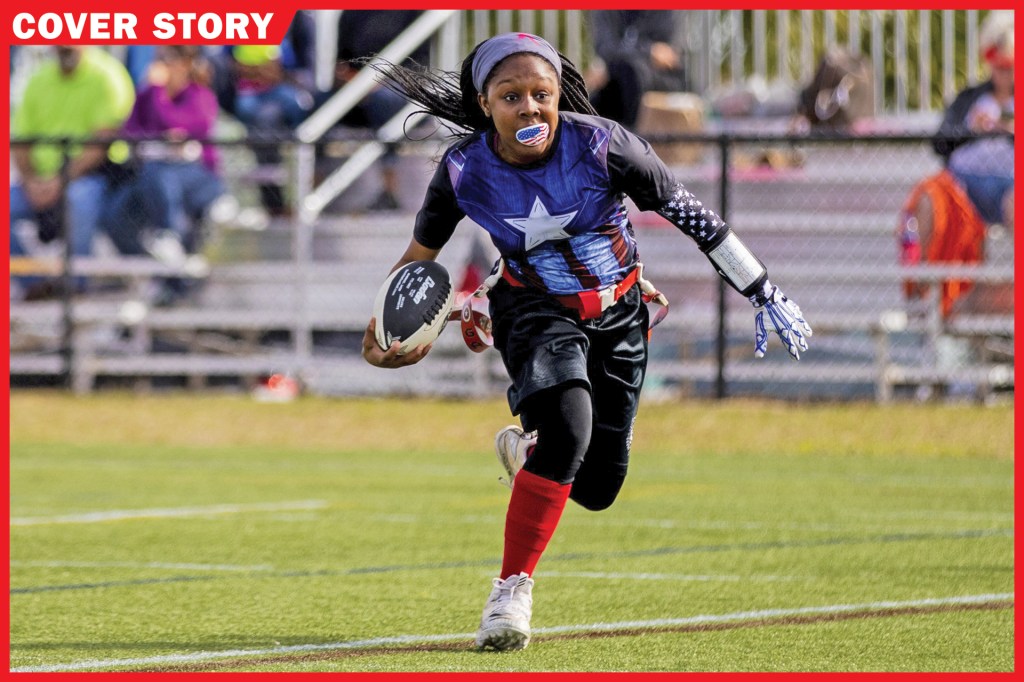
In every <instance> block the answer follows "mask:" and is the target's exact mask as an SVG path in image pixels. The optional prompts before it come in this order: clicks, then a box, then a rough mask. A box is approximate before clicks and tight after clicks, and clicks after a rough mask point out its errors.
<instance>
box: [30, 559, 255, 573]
mask: <svg viewBox="0 0 1024 682" xmlns="http://www.w3.org/2000/svg"><path fill="white" fill-rule="evenodd" d="M11 566H12V567H25V568H157V569H162V570H170V571H228V572H239V573H251V572H254V571H273V570H274V567H273V566H270V565H269V564H262V565H258V566H237V565H234V564H182V563H169V562H165V561H151V562H140V561H17V560H12V561H11Z"/></svg>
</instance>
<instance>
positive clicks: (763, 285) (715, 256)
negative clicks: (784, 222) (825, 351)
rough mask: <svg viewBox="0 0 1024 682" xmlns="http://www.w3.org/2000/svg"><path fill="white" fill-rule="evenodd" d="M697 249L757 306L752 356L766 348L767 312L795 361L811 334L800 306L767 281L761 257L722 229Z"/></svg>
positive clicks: (773, 327)
mask: <svg viewBox="0 0 1024 682" xmlns="http://www.w3.org/2000/svg"><path fill="white" fill-rule="evenodd" d="M701 248H702V249H704V253H705V255H706V256H707V257H708V260H710V261H711V263H712V264H713V265H714V266H715V270H717V271H718V274H719V275H721V276H722V278H723V279H725V281H726V282H728V283H729V284H731V285H732V287H733V288H734V289H736V291H738V292H740V293H741V294H743V295H744V296H746V297H747V299H748V300H749V301H750V302H751V303H753V304H754V307H755V308H756V309H757V316H756V317H755V318H754V335H755V336H754V355H756V356H757V357H759V358H763V357H764V354H765V352H767V350H768V332H767V331H766V328H765V324H764V317H765V313H767V314H768V321H769V322H771V325H772V326H771V329H772V331H774V332H775V333H776V334H778V335H779V338H780V339H782V342H783V343H784V344H786V350H788V351H789V354H790V355H792V356H793V357H794V358H795V359H797V360H799V359H800V351H802V350H807V338H806V337H808V336H810V335H811V326H810V325H809V324H807V320H805V319H804V314H803V313H802V312H800V306H798V305H797V304H796V303H793V302H792V301H790V300H789V299H788V298H786V295H785V294H783V293H782V292H781V291H779V288H778V287H777V286H774V285H772V283H771V282H769V281H768V269H767V268H766V267H765V266H764V263H762V262H761V259H760V258H758V257H757V256H755V255H754V253H753V252H752V251H751V250H750V249H748V248H747V247H746V245H744V243H743V242H742V241H740V238H739V237H737V236H736V235H735V234H734V233H733V232H732V231H731V230H726V231H724V232H723V233H722V234H721V236H720V237H719V238H717V239H716V240H714V241H713V242H711V243H710V244H708V245H705V246H702V247H701Z"/></svg>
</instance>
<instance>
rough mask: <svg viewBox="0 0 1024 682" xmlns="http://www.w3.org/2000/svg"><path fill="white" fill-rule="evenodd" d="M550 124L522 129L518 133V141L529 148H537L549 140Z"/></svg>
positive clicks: (540, 124) (539, 124)
mask: <svg viewBox="0 0 1024 682" xmlns="http://www.w3.org/2000/svg"><path fill="white" fill-rule="evenodd" d="M548 130H549V127H548V124H547V123H538V124H537V125H533V126H527V127H525V128H520V129H519V130H517V131H516V141H517V142H519V143H520V144H525V145H526V146H527V147H536V146H537V145H539V144H541V143H543V142H544V140H546V139H548Z"/></svg>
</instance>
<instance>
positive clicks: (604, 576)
mask: <svg viewBox="0 0 1024 682" xmlns="http://www.w3.org/2000/svg"><path fill="white" fill-rule="evenodd" d="M537 575H538V576H539V577H543V578H584V579H591V580H682V581H691V582H734V583H735V582H741V581H766V582H772V581H779V580H802V578H797V577H794V576H788V575H687V574H681V573H603V572H598V571H540V572H539V573H537Z"/></svg>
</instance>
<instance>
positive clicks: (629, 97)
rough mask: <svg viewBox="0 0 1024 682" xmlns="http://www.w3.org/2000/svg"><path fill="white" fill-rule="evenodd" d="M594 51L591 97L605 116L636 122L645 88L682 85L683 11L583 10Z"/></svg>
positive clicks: (681, 87)
mask: <svg viewBox="0 0 1024 682" xmlns="http://www.w3.org/2000/svg"><path fill="white" fill-rule="evenodd" d="M587 16H588V17H589V19H590V30H591V33H592V35H593V40H594V51H595V52H596V53H597V56H598V57H599V58H600V60H601V62H603V66H602V65H601V64H598V65H597V68H596V69H594V70H593V73H591V74H588V76H589V77H588V81H590V82H591V85H590V90H591V93H592V94H591V103H592V104H593V105H594V108H595V109H597V112H598V113H599V114H600V115H601V116H604V117H605V118H610V119H612V120H613V121H617V122H619V123H621V124H622V125H624V126H626V127H627V128H631V129H632V128H635V127H636V122H637V118H638V117H639V115H640V105H641V101H642V99H643V95H644V93H645V92H647V91H648V90H657V91H667V92H675V91H682V90H686V88H687V80H686V70H685V68H684V67H685V65H684V64H683V53H682V49H681V45H682V42H683V36H682V30H683V28H684V14H683V13H682V12H680V11H677V10H593V11H590V12H588V13H587Z"/></svg>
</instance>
